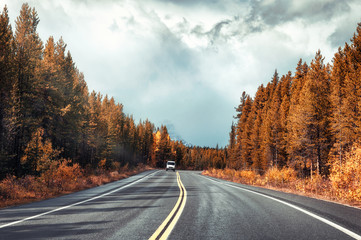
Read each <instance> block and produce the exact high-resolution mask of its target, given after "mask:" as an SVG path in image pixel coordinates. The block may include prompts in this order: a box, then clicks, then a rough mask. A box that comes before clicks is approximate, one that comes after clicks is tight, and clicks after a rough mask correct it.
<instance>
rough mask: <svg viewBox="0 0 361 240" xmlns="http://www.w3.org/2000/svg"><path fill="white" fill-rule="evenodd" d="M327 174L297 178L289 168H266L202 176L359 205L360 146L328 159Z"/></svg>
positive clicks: (218, 171) (210, 171) (211, 172)
mask: <svg viewBox="0 0 361 240" xmlns="http://www.w3.org/2000/svg"><path fill="white" fill-rule="evenodd" d="M329 167H330V174H329V175H328V176H322V175H320V174H314V175H312V176H309V177H299V176H298V174H297V172H296V171H295V170H294V169H293V168H290V167H283V168H276V167H273V168H269V169H268V170H267V171H266V172H265V173H264V174H263V175H260V174H259V173H258V172H257V171H255V170H235V169H229V168H225V169H215V168H212V169H208V170H204V171H203V172H202V174H203V175H207V176H211V177H216V178H220V179H224V180H227V181H232V182H236V183H242V184H247V185H253V186H259V187H265V188H269V189H274V190H278V191H283V192H288V193H293V194H298V195H304V196H308V197H313V198H318V199H323V200H329V201H335V202H339V203H342V204H348V205H351V206H355V207H359V208H361V148H360V147H353V148H352V150H351V151H350V152H348V153H346V156H345V161H344V162H340V161H338V160H337V159H335V160H331V161H330V162H329Z"/></svg>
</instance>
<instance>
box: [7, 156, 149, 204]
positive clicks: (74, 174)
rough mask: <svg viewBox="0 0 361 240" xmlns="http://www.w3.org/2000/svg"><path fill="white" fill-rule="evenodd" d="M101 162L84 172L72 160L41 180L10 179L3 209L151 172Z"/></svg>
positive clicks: (37, 178)
mask: <svg viewBox="0 0 361 240" xmlns="http://www.w3.org/2000/svg"><path fill="white" fill-rule="evenodd" d="M104 164H105V161H101V162H100V164H99V167H98V168H97V169H95V170H94V169H87V170H84V169H82V168H80V167H79V165H78V164H73V165H70V162H69V161H68V160H63V161H59V162H56V163H54V165H53V167H52V168H50V169H48V170H46V171H44V172H43V173H42V174H41V175H40V176H34V175H26V176H24V177H20V178H19V177H15V176H10V175H9V176H7V177H6V178H4V179H3V180H2V181H1V182H0V208H2V207H6V206H13V205H18V204H24V203H28V202H34V201H39V200H44V199H48V198H52V197H56V196H60V195H63V194H68V193H72V192H75V191H80V190H84V189H87V188H91V187H95V186H100V185H103V184H106V183H109V182H113V181H117V180H120V179H123V178H126V177H129V176H131V175H134V174H137V173H140V172H143V171H146V170H150V169H151V168H149V167H147V166H144V165H142V164H140V165H139V166H136V167H128V165H125V166H122V167H120V166H118V167H114V168H113V169H112V170H109V169H106V168H105V166H104Z"/></svg>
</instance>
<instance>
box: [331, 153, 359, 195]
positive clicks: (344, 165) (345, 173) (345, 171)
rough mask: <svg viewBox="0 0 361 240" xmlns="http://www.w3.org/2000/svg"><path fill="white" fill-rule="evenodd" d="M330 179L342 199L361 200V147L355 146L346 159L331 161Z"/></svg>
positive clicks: (346, 155)
mask: <svg viewBox="0 0 361 240" xmlns="http://www.w3.org/2000/svg"><path fill="white" fill-rule="evenodd" d="M330 165H331V169H330V172H331V173H330V181H331V185H332V188H333V190H334V192H335V194H336V196H337V197H338V198H340V199H346V200H349V201H359V202H361V148H360V146H354V147H353V148H352V149H351V151H350V152H348V153H346V154H345V159H344V160H343V161H342V162H340V161H336V160H334V161H332V162H331V163H330Z"/></svg>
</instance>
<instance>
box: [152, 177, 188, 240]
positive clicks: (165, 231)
mask: <svg viewBox="0 0 361 240" xmlns="http://www.w3.org/2000/svg"><path fill="white" fill-rule="evenodd" d="M177 182H178V187H179V191H180V192H179V197H178V201H177V203H176V204H175V206H174V208H173V210H172V211H171V212H170V213H169V215H168V216H167V218H166V219H165V220H164V221H163V223H162V224H161V225H160V226H159V227H158V229H157V230H156V231H155V232H154V233H153V235H152V236H151V237H150V238H149V240H154V239H157V240H158V239H161V240H163V239H167V238H168V236H169V234H170V233H171V232H172V230H173V228H174V226H175V225H176V223H177V222H178V219H179V217H180V216H181V214H182V212H183V209H184V206H185V205H186V201H187V190H186V189H185V187H184V185H183V183H182V181H181V179H180V175H179V173H178V172H177Z"/></svg>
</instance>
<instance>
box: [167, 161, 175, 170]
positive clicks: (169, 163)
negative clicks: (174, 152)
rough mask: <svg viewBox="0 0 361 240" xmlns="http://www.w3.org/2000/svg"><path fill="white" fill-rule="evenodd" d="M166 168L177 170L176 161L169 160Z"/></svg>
mask: <svg viewBox="0 0 361 240" xmlns="http://www.w3.org/2000/svg"><path fill="white" fill-rule="evenodd" d="M165 170H166V171H168V170H173V172H175V162H174V161H168V162H167V166H166V167H165Z"/></svg>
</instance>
